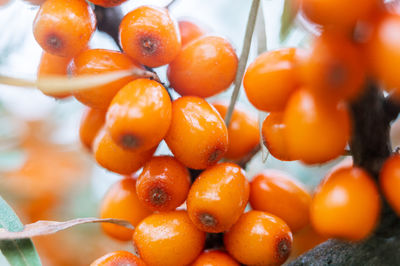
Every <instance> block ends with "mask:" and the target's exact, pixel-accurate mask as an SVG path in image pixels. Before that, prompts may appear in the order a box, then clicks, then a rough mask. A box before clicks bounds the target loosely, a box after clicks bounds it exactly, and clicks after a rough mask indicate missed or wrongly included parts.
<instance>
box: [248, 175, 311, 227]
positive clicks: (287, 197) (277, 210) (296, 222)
mask: <svg viewBox="0 0 400 266" xmlns="http://www.w3.org/2000/svg"><path fill="white" fill-rule="evenodd" d="M249 200H250V205H251V207H252V208H253V209H254V210H258V211H265V212H268V213H270V214H273V215H276V216H278V217H279V218H281V219H282V220H284V221H285V222H286V223H287V224H288V225H289V227H290V229H291V231H292V232H293V233H295V232H297V231H299V230H300V229H302V228H303V227H305V226H306V225H307V224H308V223H309V215H310V204H311V196H310V194H309V193H308V192H307V191H306V190H305V189H304V188H303V187H302V186H301V185H300V184H299V183H297V182H296V181H294V180H293V179H292V178H291V177H289V176H288V175H286V174H285V173H283V172H280V171H277V170H265V171H263V172H262V173H260V174H258V175H256V176H255V177H254V178H253V180H252V181H251V183H250V199H249Z"/></svg>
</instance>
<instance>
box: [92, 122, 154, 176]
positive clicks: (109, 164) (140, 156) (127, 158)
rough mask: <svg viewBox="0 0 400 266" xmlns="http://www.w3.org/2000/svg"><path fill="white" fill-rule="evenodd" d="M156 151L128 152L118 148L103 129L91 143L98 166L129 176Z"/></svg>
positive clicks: (152, 149)
mask: <svg viewBox="0 0 400 266" xmlns="http://www.w3.org/2000/svg"><path fill="white" fill-rule="evenodd" d="M156 149H157V146H156V147H154V148H151V149H149V150H146V151H130V150H125V149H123V148H121V147H120V146H118V145H117V144H116V143H115V142H114V141H113V140H112V138H111V136H110V134H109V133H108V132H107V130H105V128H104V127H103V128H102V129H100V131H99V133H98V134H97V136H96V138H95V139H94V141H93V153H94V157H95V159H96V161H97V163H98V164H99V165H101V166H102V167H104V168H106V169H107V170H109V171H112V172H115V173H118V174H121V175H130V174H132V173H134V172H136V171H137V170H139V168H141V167H142V166H143V165H144V164H145V163H146V162H147V161H148V160H150V158H151V157H152V156H153V153H154V152H155V150H156Z"/></svg>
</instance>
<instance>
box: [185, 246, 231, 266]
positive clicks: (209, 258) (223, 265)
mask: <svg viewBox="0 0 400 266" xmlns="http://www.w3.org/2000/svg"><path fill="white" fill-rule="evenodd" d="M192 266H239V263H238V262H237V261H235V260H234V259H233V258H232V257H231V256H229V254H227V253H225V252H223V251H220V250H206V251H203V253H201V254H200V256H199V257H198V258H197V259H196V261H195V262H193V264H192Z"/></svg>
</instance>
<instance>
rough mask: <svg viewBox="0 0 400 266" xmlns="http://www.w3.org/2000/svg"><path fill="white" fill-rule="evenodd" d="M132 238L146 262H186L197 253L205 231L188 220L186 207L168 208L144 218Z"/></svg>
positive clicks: (162, 264)
mask: <svg viewBox="0 0 400 266" xmlns="http://www.w3.org/2000/svg"><path fill="white" fill-rule="evenodd" d="M133 241H134V244H135V246H136V248H137V250H138V252H139V254H140V257H141V258H142V259H143V260H144V262H145V263H146V265H149V266H153V265H154V266H158V265H160V266H169V265H171V266H176V265H188V264H190V263H191V262H193V261H194V260H195V259H196V258H197V257H198V256H199V254H200V253H201V251H202V249H203V247H204V243H205V233H204V232H201V231H200V230H198V229H197V228H196V227H195V226H194V225H193V224H192V222H191V221H190V219H189V217H188V215H187V213H186V211H172V212H164V213H154V214H152V215H150V216H149V217H147V218H145V219H144V220H143V221H142V222H140V224H138V225H137V227H136V229H135V232H134V233H133Z"/></svg>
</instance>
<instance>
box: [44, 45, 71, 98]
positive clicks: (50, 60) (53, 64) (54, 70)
mask: <svg viewBox="0 0 400 266" xmlns="http://www.w3.org/2000/svg"><path fill="white" fill-rule="evenodd" d="M71 61H72V59H71V58H70V57H62V56H56V55H52V54H49V53H47V52H45V51H43V53H42V56H41V58H40V62H39V66H38V71H37V79H38V80H40V78H42V77H46V76H49V77H51V76H62V77H66V76H67V75H68V66H69V64H70V63H71ZM39 89H40V88H39ZM44 89H45V88H44ZM44 94H45V95H47V96H51V97H54V98H56V99H64V98H66V97H69V96H71V93H48V92H46V93H44Z"/></svg>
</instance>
